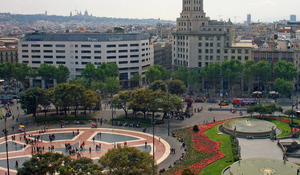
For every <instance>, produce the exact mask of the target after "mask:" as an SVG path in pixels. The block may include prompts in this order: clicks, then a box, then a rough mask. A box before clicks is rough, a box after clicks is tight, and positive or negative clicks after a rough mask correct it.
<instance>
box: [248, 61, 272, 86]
mask: <svg viewBox="0 0 300 175" xmlns="http://www.w3.org/2000/svg"><path fill="white" fill-rule="evenodd" d="M252 71H253V72H254V75H255V77H258V78H259V79H260V81H261V83H262V86H263V87H264V85H265V83H266V82H267V81H269V80H271V66H270V64H269V62H267V61H260V62H258V63H256V64H255V65H254V66H253V70H252Z"/></svg>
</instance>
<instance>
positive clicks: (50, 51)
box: [44, 50, 53, 53]
mask: <svg viewBox="0 0 300 175" xmlns="http://www.w3.org/2000/svg"><path fill="white" fill-rule="evenodd" d="M52 52H53V50H44V53H52Z"/></svg>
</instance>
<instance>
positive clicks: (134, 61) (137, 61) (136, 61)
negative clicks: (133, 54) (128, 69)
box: [130, 60, 139, 63]
mask: <svg viewBox="0 0 300 175" xmlns="http://www.w3.org/2000/svg"><path fill="white" fill-rule="evenodd" d="M130 63H139V60H133V61H130Z"/></svg>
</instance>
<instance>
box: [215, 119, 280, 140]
mask: <svg viewBox="0 0 300 175" xmlns="http://www.w3.org/2000/svg"><path fill="white" fill-rule="evenodd" d="M276 129H277V126H276V125H275V124H273V123H271V122H268V121H265V120H258V119H252V118H240V119H235V120H230V121H227V122H225V123H223V125H221V127H220V130H221V131H222V132H224V133H226V134H231V135H235V136H237V137H253V138H254V137H272V134H273V136H275V135H276V133H275V130H276Z"/></svg>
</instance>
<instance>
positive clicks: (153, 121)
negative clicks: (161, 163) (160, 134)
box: [152, 114, 155, 175]
mask: <svg viewBox="0 0 300 175" xmlns="http://www.w3.org/2000/svg"><path fill="white" fill-rule="evenodd" d="M154 125H155V120H154V114H153V115H152V128H153V135H152V137H153V146H152V150H153V162H152V170H153V175H155V168H154V162H155V153H154V147H155V146H154Z"/></svg>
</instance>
